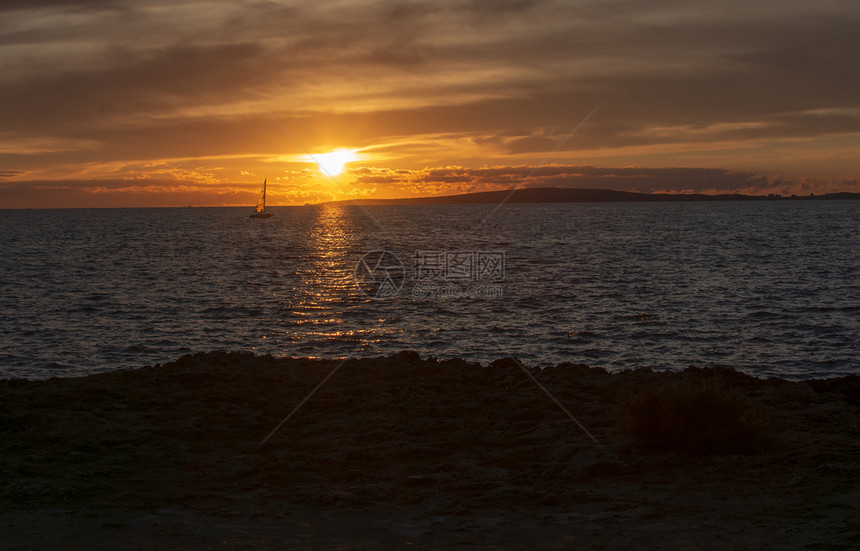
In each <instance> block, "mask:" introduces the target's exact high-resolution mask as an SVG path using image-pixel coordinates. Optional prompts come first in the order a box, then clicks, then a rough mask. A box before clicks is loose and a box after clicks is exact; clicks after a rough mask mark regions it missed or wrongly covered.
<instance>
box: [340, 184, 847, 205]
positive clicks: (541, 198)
mask: <svg viewBox="0 0 860 551" xmlns="http://www.w3.org/2000/svg"><path fill="white" fill-rule="evenodd" d="M834 199H838V200H848V199H853V200H856V199H860V193H848V192H838V193H827V194H824V195H814V194H813V195H788V196H784V195H779V194H770V195H742V194H739V193H731V194H721V195H707V194H703V193H636V192H631V191H616V190H610V189H580V188H552V187H541V188H522V189H515V190H503V191H483V192H477V193H464V194H461V195H444V196H440V197H413V198H404V199H367V198H356V199H355V200H348V201H332V202H328V203H325V204H334V205H348V204H355V203H358V204H362V205H471V204H482V203H490V204H498V203H592V202H594V203H604V202H605V203H634V202H649V203H650V202H683V201H776V200H779V201H818V200H834Z"/></svg>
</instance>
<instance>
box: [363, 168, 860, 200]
mask: <svg viewBox="0 0 860 551" xmlns="http://www.w3.org/2000/svg"><path fill="white" fill-rule="evenodd" d="M350 174H351V175H352V176H354V177H355V179H356V182H357V183H360V184H368V185H369V184H373V185H376V186H380V188H381V189H382V190H384V192H387V193H389V194H391V195H397V193H398V192H402V191H406V192H408V193H410V194H414V195H448V194H455V193H465V192H466V191H496V190H501V189H510V188H520V187H561V188H585V189H613V190H619V191H636V192H641V193H652V192H668V193H681V192H686V193H692V192H697V193H698V192H703V193H732V192H742V193H748V194H763V193H775V192H776V193H786V194H788V193H797V192H805V193H808V192H809V191H818V192H828V191H834V182H810V181H802V182H793V181H789V180H785V179H783V178H779V177H776V178H768V177H765V176H761V175H757V174H754V173H751V172H745V171H734V170H726V169H714V168H640V167H627V168H603V167H594V166H587V165H583V166H578V165H549V166H545V167H540V168H538V169H537V170H535V167H533V166H502V167H491V168H466V167H439V168H432V169H423V170H411V171H404V170H400V171H392V170H386V169H382V170H372V169H367V168H362V169H358V170H354V171H350ZM836 184H837V185H838V186H841V189H845V190H848V191H853V190H855V189H858V181H857V180H850V181H842V182H838V183H836Z"/></svg>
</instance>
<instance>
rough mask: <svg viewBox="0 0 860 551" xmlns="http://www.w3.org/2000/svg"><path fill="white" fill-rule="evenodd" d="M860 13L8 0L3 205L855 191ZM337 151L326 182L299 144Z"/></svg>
mask: <svg viewBox="0 0 860 551" xmlns="http://www.w3.org/2000/svg"><path fill="white" fill-rule="evenodd" d="M858 29H860V4H858V3H857V2H854V1H848V0H844V1H830V0H821V1H817V2H811V1H797V0H780V1H776V0H768V1H755V0H753V1H750V0H745V1H734V0H728V1H723V2H713V1H707V2H706V1H699V0H692V1H691V0H685V1H675V0H652V1H649V2H631V1H628V0H595V1H560V0H555V1H553V0H548V1H528V0H502V1H480V0H472V1H465V0H438V1H433V2H415V1H390V0H385V1H367V0H364V1H359V0H343V1H332V2H329V1H324V0H322V1H318V2H275V1H248V2H241V1H232V0H231V1H211V0H209V1H203V0H200V1H193V0H170V1H167V0H163V1H152V2H139V1H135V2H132V1H130V0H91V1H84V0H4V2H3V3H2V4H0V67H2V71H0V208H20V207H78V206H93V207H102V206H184V205H253V204H254V203H255V201H256V194H257V191H258V189H259V186H260V184H261V183H262V181H263V178H267V179H268V182H269V197H270V201H269V202H270V204H274V205H287V204H304V203H306V202H319V201H326V200H332V199H347V198H349V197H350V196H355V197H360V196H369V197H379V198H391V197H406V196H409V197H411V196H418V195H440V194H446V195H447V194H455V193H464V192H469V191H488V190H496V189H506V188H509V187H511V186H537V185H541V186H547V185H549V186H567V187H591V188H595V187H597V188H611V189H621V190H633V191H642V192H650V191H679V192H680V191H697V192H708V193H712V192H724V191H739V192H744V193H756V194H758V193H769V192H778V193H798V194H809V193H810V192H815V193H823V192H827V191H835V190H840V191H854V192H860V162H858V159H860V93H858V90H860V71H858V67H860V32H858ZM598 107H599V109H597V111H596V112H595V109H596V108H598ZM590 113H593V115H592V116H591V117H590V118H589V119H588V120H587V121H586V122H585V123H584V124H581V126H580V127H579V129H578V131H577V132H576V133H574V134H573V135H571V131H572V130H573V129H574V128H576V127H577V126H579V125H580V123H582V122H583V120H584V119H586V117H588V115H589V114H590ZM566 138H568V139H567V141H565V139H566ZM336 149H346V150H352V151H354V154H353V158H354V159H355V160H353V161H351V162H349V163H347V164H346V165H345V169H344V172H342V173H341V174H339V175H338V176H337V181H338V182H337V183H335V182H333V181H332V180H331V179H329V178H327V177H326V176H325V175H324V174H322V173H321V171H320V170H319V168H318V166H317V165H316V164H315V163H314V162H313V160H312V159H311V158H310V157H309V156H308V155H307V153H306V151H307V152H310V153H311V154H314V155H316V154H324V153H329V152H331V151H333V150H336ZM556 149H557V151H555V150H556ZM553 151H555V152H554V153H553ZM542 163H544V164H542ZM537 165H541V167H540V168H539V169H538V170H536V171H534V175H533V176H532V177H531V178H526V177H527V176H528V175H529V174H530V173H531V172H532V171H533V169H534V167H535V166H537ZM345 191H346V192H348V193H345Z"/></svg>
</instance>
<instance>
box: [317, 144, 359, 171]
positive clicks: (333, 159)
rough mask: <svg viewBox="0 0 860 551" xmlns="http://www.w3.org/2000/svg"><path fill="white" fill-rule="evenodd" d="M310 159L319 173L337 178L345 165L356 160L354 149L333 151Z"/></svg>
mask: <svg viewBox="0 0 860 551" xmlns="http://www.w3.org/2000/svg"><path fill="white" fill-rule="evenodd" d="M312 157H313V160H314V161H315V162H316V163H317V164H318V165H319V167H320V172H322V173H323V174H325V175H326V176H337V175H338V174H340V173H341V172H343V167H344V165H345V164H346V163H349V162H352V161H355V160H358V156H357V155H356V154H355V150H354V149H335V150H334V151H332V152H331V153H318V154H316V155H312Z"/></svg>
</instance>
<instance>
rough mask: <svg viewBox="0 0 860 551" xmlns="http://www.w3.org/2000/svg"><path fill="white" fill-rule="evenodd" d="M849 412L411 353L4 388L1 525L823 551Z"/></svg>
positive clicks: (780, 396) (263, 541)
mask: <svg viewBox="0 0 860 551" xmlns="http://www.w3.org/2000/svg"><path fill="white" fill-rule="evenodd" d="M335 370H336V371H335ZM333 371H334V374H333V375H332V376H331V378H330V379H329V380H328V381H326V383H325V384H323V385H322V386H321V387H320V388H319V390H317V391H316V392H315V393H313V390H314V388H315V387H316V386H317V385H318V384H319V383H320V382H321V381H323V379H325V378H326V377H327V376H328V375H329V374H332V372H333ZM529 374H530V375H531V376H533V377H534V379H532V378H531V377H529ZM535 380H536V381H538V382H539V383H540V385H542V386H543V387H544V388H546V390H547V391H548V392H549V393H551V394H552V396H553V398H554V399H555V400H558V404H561V405H563V406H564V408H565V409H566V410H567V413H569V414H570V415H572V416H573V417H574V418H575V419H576V421H578V422H579V423H581V424H582V426H583V427H585V428H586V429H587V430H588V431H589V433H591V434H592V435H593V436H594V437H595V438H596V439H597V440H598V441H599V442H600V445H598V444H595V442H594V441H592V440H591V439H590V438H589V436H588V435H587V434H586V433H585V432H584V431H583V430H582V429H581V428H580V427H579V426H577V424H575V422H574V421H573V420H572V419H571V418H570V417H568V415H567V413H565V412H564V411H562V410H561V408H560V407H559V406H558V404H556V403H554V402H553V400H552V399H550V398H549V397H548V396H547V395H546V394H545V393H544V392H543V390H542V389H541V388H540V387H539V386H538V384H537V383H536V382H535ZM858 390H860V377H857V376H856V375H852V376H849V377H840V378H834V379H825V380H814V381H787V380H783V379H776V378H771V379H757V378H754V377H751V376H748V375H744V374H742V373H739V372H736V371H733V370H730V369H722V368H718V369H697V368H689V369H687V370H685V371H683V372H674V373H669V372H653V371H650V370H647V369H644V370H636V371H625V372H620V373H614V374H610V373H607V372H606V371H604V370H602V369H596V368H590V367H588V366H585V365H581V364H570V363H567V364H561V365H558V366H555V367H549V368H545V369H542V370H539V369H536V368H531V367H527V368H523V366H522V365H521V364H519V363H518V362H517V361H516V360H513V359H510V358H508V359H503V360H498V361H496V362H493V364H492V365H489V366H481V365H478V364H472V363H468V362H466V361H464V360H445V361H437V360H435V359H427V360H423V359H421V358H419V357H418V355H417V354H416V353H414V352H401V353H399V354H396V355H392V356H388V357H379V358H373V359H354V360H348V361H342V360H315V359H301V358H297V359H278V358H273V357H270V356H254V355H252V354H245V353H224V352H213V353H199V354H193V355H188V356H183V357H182V358H180V359H179V360H177V361H174V362H170V363H167V364H164V365H160V366H159V365H157V366H154V367H145V368H140V369H134V370H119V371H115V372H109V373H102V374H97V375H90V376H86V377H76V378H57V379H50V380H43V381H27V380H8V379H7V380H2V381H0V433H2V440H0V461H2V469H3V472H4V478H3V479H2V481H0V506H2V511H3V512H2V513H0V522H3V523H4V526H7V528H6V529H5V530H4V532H5V535H4V541H5V543H6V545H7V546H10V548H12V549H15V548H21V549H29V548H39V549H88V548H92V546H93V542H99V545H98V546H99V547H100V548H103V549H113V548H116V549H154V548H158V549H160V548H165V549H166V548H183V549H205V548H211V547H213V546H217V547H218V548H223V549H245V548H285V547H286V548H293V547H301V548H307V549H316V548H319V549H327V548H342V549H394V548H402V547H404V546H407V545H415V546H417V547H416V548H428V549H437V548H439V549H441V548H451V547H461V546H464V545H470V546H472V547H474V548H477V549H507V548H525V547H535V546H540V545H542V544H544V545H550V546H561V547H564V546H570V545H573V544H574V543H575V544H576V545H579V546H585V547H593V546H597V545H604V546H606V547H608V548H619V547H621V546H631V545H639V546H640V547H641V546H645V547H649V548H655V547H659V546H666V547H677V546H678V545H680V544H681V543H683V542H687V543H686V544H685V546H686V547H688V548H696V549H759V548H762V547H768V546H771V547H772V546H777V547H779V546H788V545H790V546H796V547H803V546H816V545H818V546H828V545H830V546H833V545H843V546H845V545H851V544H852V542H853V543H854V544H856V543H857V541H858V538H860V530H858V527H857V525H856V522H855V521H856V503H857V502H858V501H860V469H859V468H858V463H857V457H860V439H858V427H860V425H859V424H858V421H860V411H859V410H858V405H860V392H858ZM311 394H312V395H311ZM309 396H310V397H309ZM308 397H309V398H308ZM305 398H308V399H307V401H306V402H305V403H304V404H303V405H302V406H301V407H300V408H299V409H298V410H296V412H295V414H294V415H293V416H292V417H291V418H290V419H289V420H288V421H287V422H285V423H284V424H283V425H282V426H280V428H279V429H278V430H277V431H275V433H274V434H273V435H272V437H271V438H270V439H269V440H268V441H267V442H266V443H265V445H262V446H261V445H260V444H261V442H262V441H263V440H264V439H265V437H266V436H267V435H268V434H270V433H271V432H272V430H273V429H275V427H277V426H278V425H279V423H280V422H281V421H282V420H284V419H285V418H286V417H287V415H288V414H289V413H290V412H291V411H293V410H294V409H295V408H296V407H297V406H298V405H299V404H302V401H303V400H304V399H305ZM643 406H644V407H643ZM667 421H668V424H667Z"/></svg>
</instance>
